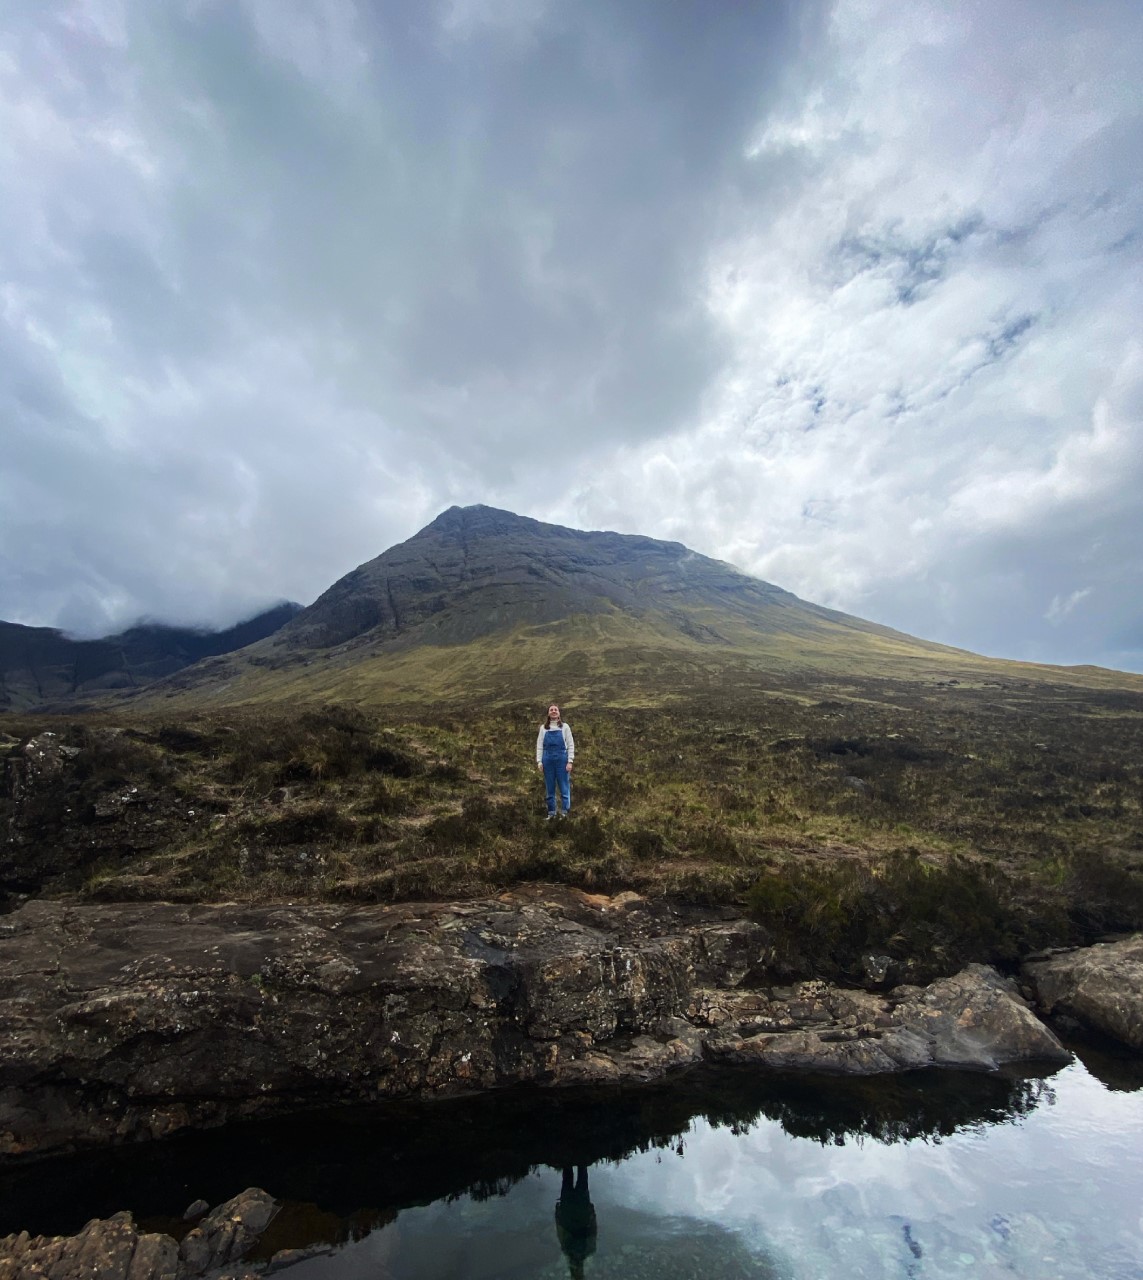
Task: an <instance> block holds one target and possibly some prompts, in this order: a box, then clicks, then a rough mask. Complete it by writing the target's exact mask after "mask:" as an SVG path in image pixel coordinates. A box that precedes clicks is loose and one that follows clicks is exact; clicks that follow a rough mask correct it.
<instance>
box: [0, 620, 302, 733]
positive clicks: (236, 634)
mask: <svg viewBox="0 0 1143 1280" xmlns="http://www.w3.org/2000/svg"><path fill="white" fill-rule="evenodd" d="M301 608H302V606H301V605H300V604H293V603H283V604H279V605H275V606H274V607H273V608H271V609H267V610H265V611H264V612H262V613H259V614H257V615H256V616H255V617H253V618H248V619H247V620H246V621H245V622H239V623H237V624H236V625H234V626H233V627H227V628H226V629H225V630H223V631H206V630H197V629H194V628H191V627H172V626H165V625H163V624H161V623H144V624H140V625H139V626H136V627H131V628H130V629H129V630H127V631H123V632H121V633H119V634H118V635H112V636H106V637H104V638H103V639H101V640H73V639H71V638H70V637H69V636H66V635H65V634H64V633H63V632H62V631H57V630H55V629H54V628H52V627H25V626H21V625H20V624H19V623H16V622H0V711H20V710H23V709H25V708H28V707H33V706H43V705H45V704H47V705H51V704H54V703H60V702H67V701H69V700H72V699H74V698H75V697H76V696H77V695H85V694H95V693H100V692H105V691H107V690H111V689H138V688H142V687H143V686H145V685H148V684H151V683H152V682H154V681H155V680H159V679H162V678H163V677H164V676H169V675H172V674H174V673H175V672H177V671H181V670H182V669H183V668H184V667H187V666H189V665H190V664H191V663H193V662H197V661H199V660H200V659H201V658H206V657H212V656H214V655H217V654H223V653H230V652H232V651H233V650H235V649H241V648H243V647H244V646H246V645H248V644H253V643H255V642H256V641H258V640H263V639H265V638H266V637H267V636H270V635H273V634H274V632H275V631H277V630H278V629H279V628H280V627H281V626H283V625H284V624H285V623H286V622H288V621H289V620H290V619H291V618H292V617H293V616H294V615H295V614H296V613H298V612H299V611H300V610H301Z"/></svg>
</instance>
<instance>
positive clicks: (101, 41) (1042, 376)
mask: <svg viewBox="0 0 1143 1280" xmlns="http://www.w3.org/2000/svg"><path fill="white" fill-rule="evenodd" d="M1141 54H1143V15H1141V14H1140V13H1139V12H1138V9H1137V6H1135V5H1133V4H1131V3H1129V2H1128V0H1123V2H1122V3H1113V2H1111V0H1107V2H1103V0H1101V2H1099V3H1094V4H1091V5H1087V6H1078V5H1073V4H1070V3H1064V2H1063V0H1060V2H1059V3H1048V4H1044V3H1037V4H1031V3H1025V0H998V3H997V4H996V5H991V6H987V7H986V8H973V9H970V8H968V7H959V6H947V5H943V4H940V3H937V0H929V2H927V3H926V2H924V0H921V2H919V3H918V4H916V5H911V6H908V8H907V9H906V8H904V7H901V6H896V5H893V4H890V3H886V2H883V0H836V2H834V3H826V2H825V0H822V3H805V2H802V0H799V2H798V3H793V0H791V2H790V3H786V4H783V3H771V2H769V0H767V2H762V0H758V2H757V3H744V4H726V5H710V4H703V3H698V0H693V2H691V0H688V2H686V3H679V4H671V5H663V4H659V3H653V2H652V0H645V2H644V0H628V2H625V3H622V4H618V3H614V2H613V0H611V2H608V3H604V2H603V0H599V2H598V3H587V4H582V5H575V6H567V5H559V4H556V3H554V0H437V2H434V3H413V2H412V0H408V2H407V3H397V2H395V3H389V4H383V5H382V4H367V3H364V2H363V0H356V2H355V0H242V2H241V3H239V2H234V3H231V2H229V0H227V2H224V0H171V3H164V4H158V5H157V4H152V3H148V2H147V0H36V2H35V3H32V2H31V0H25V2H24V3H19V2H18V0H14V3H12V4H10V5H8V6H7V7H6V9H5V14H4V17H3V19H2V20H0V110H2V111H3V117H4V120H5V131H4V138H3V142H2V143H0V185H2V191H3V199H2V200H0V430H2V431H3V433H4V445H3V462H2V464H0V500H2V502H3V508H4V511H5V520H4V524H3V532H2V534H0V539H2V541H0V616H3V617H5V618H9V619H12V620H16V621H23V622H35V623H47V624H56V625H65V626H68V627H70V628H73V629H75V630H77V631H79V632H81V633H84V634H93V633H97V632H101V631H107V630H110V629H113V628H115V627H119V626H122V625H125V624H126V623H129V622H130V621H132V620H134V618H136V617H138V616H140V615H150V616H158V617H162V618H165V619H169V620H172V621H188V622H202V623H218V624H223V623H227V622H231V621H233V620H235V619H237V618H238V617H240V616H242V615H244V614H249V613H251V612H253V611H254V610H255V609H256V608H258V607H260V606H261V605H264V604H266V603H269V602H270V601H272V600H274V599H278V598H282V597H289V598H295V599H301V600H303V601H306V600H309V599H312V598H313V597H314V596H316V595H317V594H318V593H319V592H320V591H321V590H322V589H324V587H325V586H327V585H328V584H329V583H330V582H331V581H332V580H333V579H334V578H336V577H337V576H339V575H340V574H341V573H343V572H345V571H346V570H347V569H349V568H350V567H352V566H353V565H354V564H356V563H358V562H360V561H361V560H364V559H366V558H369V557H371V556H373V555H375V554H377V553H378V552H379V551H381V550H382V549H384V548H385V547H386V546H388V545H390V544H391V543H392V542H394V541H396V540H398V539H400V538H403V537H406V536H408V535H409V534H410V533H412V532H413V531H414V530H415V529H416V528H417V527H419V526H420V525H421V524H423V523H424V522H426V521H427V520H428V519H431V518H432V516H433V515H435V514H436V512H437V511H438V510H440V509H441V508H442V507H444V506H446V505H448V504H449V503H451V502H453V501H461V502H468V501H487V502H492V503H495V504H498V505H503V506H509V507H512V508H513V509H515V510H519V511H522V512H526V513H528V514H532V515H536V516H539V517H541V518H549V519H559V520H563V521H565V522H567V523H572V524H576V525H580V526H585V525H587V526H600V525H606V526H608V527H615V528H620V529H624V530H627V531H632V532H641V533H647V534H651V535H654V536H666V537H677V538H680V539H682V540H683V541H686V542H687V543H689V544H690V545H692V546H695V547H697V548H698V549H700V550H702V551H705V552H708V553H710V554H715V555H719V556H721V557H722V558H725V559H730V560H732V561H734V562H735V563H738V564H740V565H741V566H742V567H744V568H746V569H748V570H750V571H752V572H757V573H759V574H762V575H764V576H766V577H768V578H770V579H771V580H774V581H777V582H779V583H781V585H783V586H786V587H788V588H790V589H792V590H795V591H797V592H799V594H802V595H804V596H806V597H808V598H811V599H817V600H820V601H822V602H823V603H828V604H832V605H834V606H836V607H840V608H845V609H850V610H851V611H853V612H858V613H863V614H865V615H866V616H873V617H876V618H878V619H879V620H883V621H888V622H891V623H892V624H893V625H896V626H899V627H902V628H903V629H905V630H909V631H913V632H915V633H918V634H923V635H927V636H930V637H932V638H935V639H943V640H948V641H950V642H953V643H958V644H963V645H965V646H967V647H972V648H978V649H983V650H986V651H989V652H994V653H998V654H1005V655H1009V656H1025V657H1034V658H1042V659H1044V660H1066V661H1104V662H1114V663H1117V664H1119V665H1124V666H1129V667H1136V668H1143V642H1141V641H1140V638H1139V637H1140V634H1141V629H1143V614H1141V610H1140V606H1139V605H1138V604H1137V603H1136V601H1138V600H1140V599H1143V590H1141V588H1143V565H1141V564H1140V558H1139V554H1138V552H1137V551H1136V550H1135V548H1136V547H1137V546H1138V545H1139V544H1140V539H1139V533H1140V532H1141V531H1140V529H1139V514H1138V513H1139V510H1140V504H1139V503H1138V501H1137V499H1136V498H1135V494H1137V493H1138V480H1139V478H1140V477H1139V471H1140V456H1141V453H1143V442H1141V435H1140V432H1141V428H1140V423H1141V420H1143V412H1141V406H1140V400H1139V394H1138V388H1139V387H1140V386H1141V385H1143V371H1141V370H1140V367H1139V359H1140V357H1139V339H1138V336H1137V332H1138V316H1139V314H1140V302H1141V298H1140V292H1141V283H1143V278H1141V277H1143V273H1141V263H1143V240H1141V239H1140V230H1141V222H1143V190H1141V179H1140V168H1139V164H1138V159H1139V156H1140V154H1143V124H1141V122H1143V95H1141V93H1140V88H1139V78H1138V76H1137V73H1136V70H1135V68H1136V67H1137V66H1138V65H1139V59H1140V55H1141ZM1000 604H1002V605H1003V606H1004V607H999V606H1000Z"/></svg>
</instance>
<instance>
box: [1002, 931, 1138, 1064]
mask: <svg viewBox="0 0 1143 1280" xmlns="http://www.w3.org/2000/svg"><path fill="white" fill-rule="evenodd" d="M1024 977H1025V979H1026V980H1027V982H1028V983H1029V984H1030V986H1031V987H1032V989H1033V990H1034V992H1035V995H1036V1002H1037V1004H1038V1005H1039V1007H1040V1009H1041V1010H1042V1011H1043V1013H1044V1014H1046V1015H1048V1016H1051V1017H1060V1016H1063V1017H1068V1018H1074V1019H1075V1020H1076V1021H1078V1022H1081V1023H1083V1024H1084V1025H1085V1026H1088V1027H1093V1028H1095V1030H1097V1031H1101V1032H1103V1034H1104V1035H1108V1036H1111V1037H1112V1038H1113V1039H1116V1040H1119V1041H1122V1043H1123V1044H1126V1045H1129V1046H1130V1047H1131V1048H1132V1049H1135V1050H1138V1051H1140V1052H1143V934H1136V935H1135V936H1134V937H1131V938H1126V939H1124V940H1122V941H1120V942H1097V943H1096V944H1095V945H1094V946H1091V947H1080V948H1077V949H1075V950H1072V951H1061V952H1057V953H1055V954H1054V955H1050V956H1046V957H1042V958H1040V959H1036V960H1030V961H1028V962H1027V963H1026V964H1025V965H1024Z"/></svg>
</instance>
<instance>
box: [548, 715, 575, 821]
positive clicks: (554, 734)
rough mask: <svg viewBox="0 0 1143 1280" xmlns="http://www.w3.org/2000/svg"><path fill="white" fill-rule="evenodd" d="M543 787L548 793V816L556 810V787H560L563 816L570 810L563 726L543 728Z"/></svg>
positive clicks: (569, 789) (569, 784)
mask: <svg viewBox="0 0 1143 1280" xmlns="http://www.w3.org/2000/svg"><path fill="white" fill-rule="evenodd" d="M543 755H544V787H545V788H546V790H547V793H548V817H549V818H551V817H554V816H555V812H556V787H557V786H558V787H559V789H560V800H561V801H562V802H563V807H564V816H565V817H566V816H567V814H568V813H570V812H571V774H569V773H568V747H567V743H566V742H565V741H564V731H563V728H562V727H561V728H557V729H551V728H549V729H545V730H544V752H543Z"/></svg>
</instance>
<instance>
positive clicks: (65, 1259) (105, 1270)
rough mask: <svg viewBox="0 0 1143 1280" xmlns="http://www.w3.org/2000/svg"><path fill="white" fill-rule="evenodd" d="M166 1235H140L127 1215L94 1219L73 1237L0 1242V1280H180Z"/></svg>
mask: <svg viewBox="0 0 1143 1280" xmlns="http://www.w3.org/2000/svg"><path fill="white" fill-rule="evenodd" d="M182 1276H183V1273H182V1272H181V1271H180V1270H179V1268H178V1246H177V1245H176V1244H175V1242H174V1241H173V1240H172V1239H171V1238H170V1237H169V1236H162V1235H140V1234H139V1232H138V1231H137V1229H136V1227H135V1224H134V1222H132V1220H131V1215H130V1214H128V1213H117V1214H116V1215H115V1216H114V1217H112V1218H104V1219H99V1218H96V1219H93V1220H92V1221H91V1222H89V1223H88V1224H87V1226H85V1227H84V1228H83V1230H82V1231H81V1232H79V1234H78V1235H74V1236H55V1237H52V1236H33V1237H29V1236H28V1233H27V1232H26V1231H25V1232H21V1234H20V1235H18V1236H8V1237H7V1238H6V1239H3V1240H0V1280H46V1278H50V1280H182Z"/></svg>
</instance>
